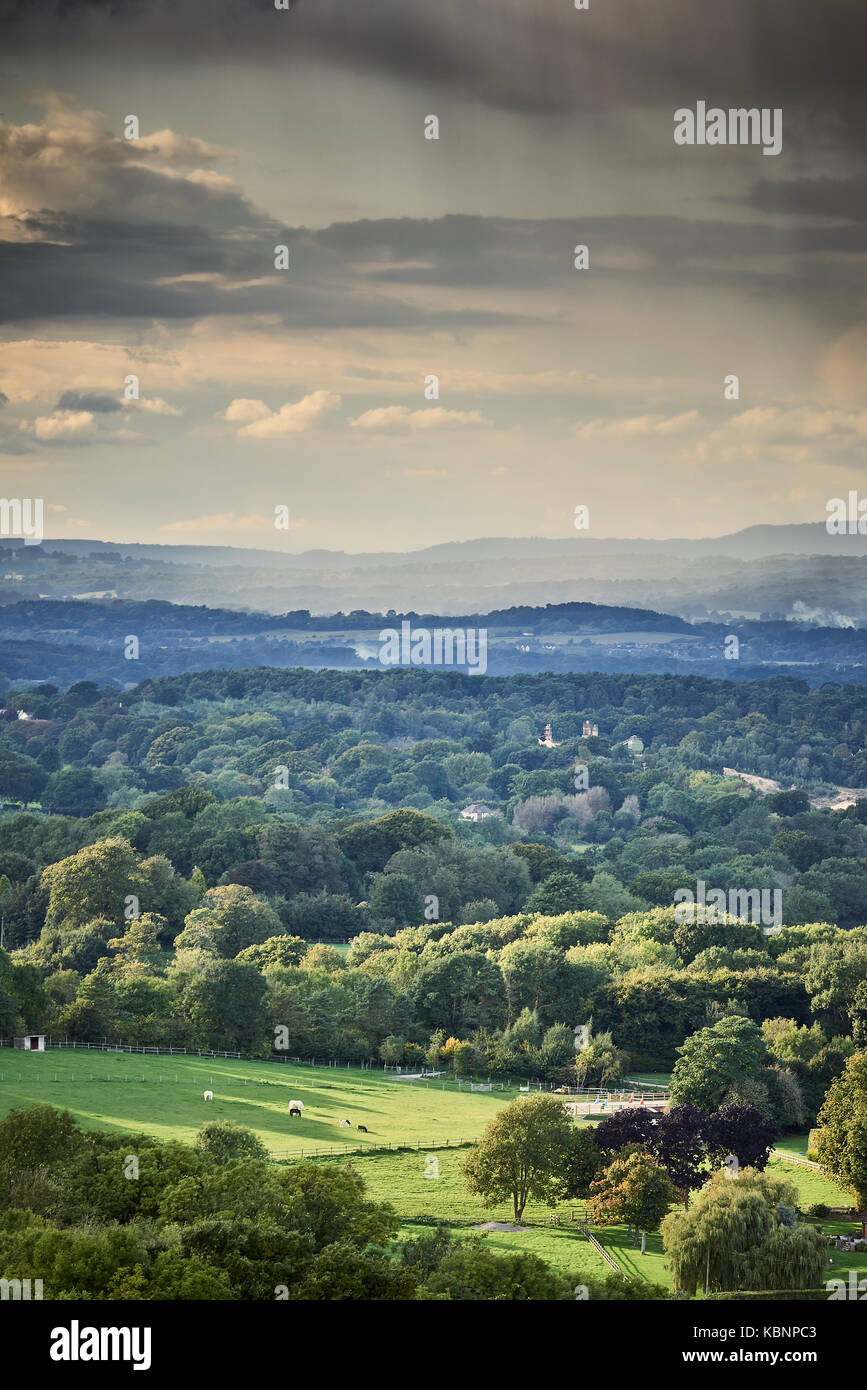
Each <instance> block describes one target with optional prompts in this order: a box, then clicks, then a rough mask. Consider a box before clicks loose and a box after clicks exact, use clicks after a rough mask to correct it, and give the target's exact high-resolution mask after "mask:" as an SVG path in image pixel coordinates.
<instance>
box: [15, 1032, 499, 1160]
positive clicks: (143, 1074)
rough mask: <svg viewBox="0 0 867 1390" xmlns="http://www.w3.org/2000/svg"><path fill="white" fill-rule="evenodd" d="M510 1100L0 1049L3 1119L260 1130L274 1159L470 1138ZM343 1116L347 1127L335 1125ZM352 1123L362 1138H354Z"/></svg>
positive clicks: (256, 1068) (351, 1073) (294, 1074)
mask: <svg viewBox="0 0 867 1390" xmlns="http://www.w3.org/2000/svg"><path fill="white" fill-rule="evenodd" d="M19 1076H20V1078H21V1079H20V1080H19V1079H18V1078H19ZM55 1077H56V1078H57V1079H56V1080H55ZM206 1090H211V1091H213V1092H214V1099H213V1101H205V1100H204V1099H203V1092H204V1091H206ZM515 1095H517V1088H514V1087H513V1088H512V1089H511V1090H509V1089H505V1090H502V1091H500V1090H495V1091H482V1092H477V1091H473V1092H471V1091H469V1090H466V1089H464V1090H460V1091H459V1090H458V1089H457V1086H456V1084H455V1083H454V1082H453V1081H451V1080H447V1079H446V1078H442V1080H441V1081H429V1082H418V1081H397V1080H395V1079H394V1075H393V1073H388V1072H383V1071H374V1070H370V1071H366V1070H363V1069H362V1068H360V1067H349V1068H347V1067H309V1066H305V1065H303V1064H302V1063H292V1062H238V1061H232V1060H221V1059H218V1058H207V1057H168V1056H166V1057H156V1056H146V1055H140V1054H138V1053H127V1052H123V1053H120V1052H117V1053H113V1052H99V1051H96V1050H87V1049H79V1048H75V1049H73V1048H69V1049H66V1048H53V1049H51V1050H50V1051H48V1052H43V1053H38V1052H23V1051H18V1050H13V1049H12V1048H3V1049H2V1050H0V1115H5V1114H7V1113H8V1111H9V1110H15V1109H21V1108H23V1107H25V1106H28V1105H55V1106H57V1107H58V1108H59V1109H66V1110H69V1111H71V1113H72V1114H73V1115H74V1116H75V1118H76V1120H77V1121H78V1123H79V1124H80V1125H81V1127H82V1129H105V1130H114V1131H119V1132H130V1131H139V1130H141V1131H144V1132H145V1133H147V1134H152V1135H154V1136H155V1137H156V1138H158V1139H181V1140H183V1141H184V1142H185V1143H192V1142H193V1140H194V1138H195V1135H196V1131H197V1130H198V1129H199V1127H200V1126H201V1125H203V1124H204V1123H205V1121H207V1120H234V1121H235V1123H236V1124H239V1125H243V1126H244V1127H245V1128H247V1129H251V1130H252V1131H253V1132H254V1134H257V1135H258V1136H259V1138H260V1139H261V1140H262V1142H263V1144H264V1145H265V1147H266V1148H267V1149H268V1151H269V1153H272V1154H279V1153H284V1152H287V1151H292V1152H295V1151H298V1152H299V1153H300V1151H301V1150H302V1149H304V1150H310V1149H311V1148H314V1149H315V1148H322V1147H334V1149H335V1151H337V1152H343V1151H345V1150H346V1149H347V1148H350V1147H357V1146H365V1147H375V1146H376V1145H377V1144H384V1143H386V1144H387V1143H392V1144H394V1143H401V1142H404V1141H411V1142H412V1143H417V1142H420V1141H421V1142H430V1141H435V1142H436V1143H438V1144H445V1142H446V1140H451V1141H452V1142H454V1141H455V1140H458V1139H465V1140H470V1139H477V1138H478V1137H479V1136H480V1135H481V1133H482V1131H483V1130H484V1128H485V1126H486V1125H487V1124H488V1122H489V1120H490V1119H491V1118H492V1117H493V1116H494V1115H495V1114H496V1112H497V1110H499V1109H500V1107H501V1106H503V1105H505V1104H506V1103H507V1102H508V1101H510V1100H512V1099H513V1098H514V1096H515ZM290 1100H300V1101H303V1103H304V1107H305V1108H304V1113H303V1117H302V1118H301V1119H298V1118H293V1119H290V1118H289V1101H290ZM341 1118H346V1119H349V1120H350V1121H351V1122H352V1128H351V1129H347V1128H345V1127H344V1128H341V1127H340V1125H339V1121H340V1120H341ZM359 1124H363V1125H365V1126H366V1127H367V1130H368V1133H367V1134H360V1133H359V1132H358V1130H357V1129H356V1126H357V1125H359Z"/></svg>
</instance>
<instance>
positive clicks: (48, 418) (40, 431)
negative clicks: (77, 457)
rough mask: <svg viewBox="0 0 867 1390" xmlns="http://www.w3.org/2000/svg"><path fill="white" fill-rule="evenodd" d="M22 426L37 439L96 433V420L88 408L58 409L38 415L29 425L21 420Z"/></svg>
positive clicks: (88, 435)
mask: <svg viewBox="0 0 867 1390" xmlns="http://www.w3.org/2000/svg"><path fill="white" fill-rule="evenodd" d="M21 423H22V428H23V429H26V430H27V431H28V433H32V434H35V435H36V438H37V439H71V438H75V439H83V438H85V437H87V438H89V437H90V436H92V435H95V434H96V421H95V420H94V418H93V415H92V414H91V412H90V411H89V410H58V411H56V412H55V413H54V414H53V415H39V416H37V418H36V419H35V420H34V421H33V424H32V425H31V426H29V427H28V426H27V424H26V422H25V421H22V422H21Z"/></svg>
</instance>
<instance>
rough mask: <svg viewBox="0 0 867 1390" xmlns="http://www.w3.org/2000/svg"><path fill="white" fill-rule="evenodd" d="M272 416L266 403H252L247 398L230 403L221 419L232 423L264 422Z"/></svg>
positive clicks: (240, 398)
mask: <svg viewBox="0 0 867 1390" xmlns="http://www.w3.org/2000/svg"><path fill="white" fill-rule="evenodd" d="M270 414H271V411H270V409H269V407H268V406H267V405H266V404H265V402H264V401H251V400H249V399H247V397H245V396H241V397H239V398H238V400H235V401H230V403H229V405H228V406H227V407H226V409H225V410H224V411H223V412H222V414H221V417H220V418H221V419H223V420H231V421H246V420H264V419H266V418H267V416H269V415H270Z"/></svg>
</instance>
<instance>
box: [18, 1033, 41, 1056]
mask: <svg viewBox="0 0 867 1390" xmlns="http://www.w3.org/2000/svg"><path fill="white" fill-rule="evenodd" d="M13 1042H14V1044H15V1046H16V1047H20V1048H22V1049H23V1051H24V1052H44V1051H45V1034H44V1033H25V1034H24V1036H23V1037H22V1038H13Z"/></svg>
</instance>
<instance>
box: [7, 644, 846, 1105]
mask: <svg viewBox="0 0 867 1390" xmlns="http://www.w3.org/2000/svg"><path fill="white" fill-rule="evenodd" d="M863 705H864V697H863V696H862V695H861V694H860V693H859V692H858V690H856V689H845V688H843V689H841V688H826V689H824V690H822V691H819V692H816V691H810V690H809V689H807V688H806V687H804V686H802V685H801V684H800V683H798V682H795V681H792V680H790V679H786V678H783V679H779V680H777V681H773V682H766V683H761V684H757V685H755V686H753V685H745V684H739V685H732V684H728V683H724V682H711V681H707V680H701V679H695V680H692V681H679V680H676V679H671V678H661V677H647V676H644V677H639V676H632V677H629V678H626V677H612V676H599V675H597V676H594V677H591V678H588V679H582V678H580V677H576V676H571V677H565V678H557V679H556V680H555V679H554V678H552V677H535V678H531V677H517V678H513V679H508V680H506V679H491V678H488V679H484V680H480V679H478V678H473V677H465V676H460V675H456V674H455V675H446V674H437V675H431V674H428V673H416V672H406V671H393V672H379V673H375V674H374V673H355V672H352V673H349V672H347V673H338V672H334V671H323V672H317V673H312V672H303V671H295V672H288V673H287V672H282V671H275V670H271V669H263V670H253V671H235V672H229V673H227V672H203V673H197V674H195V675H192V676H189V677H175V678H171V679H166V680H158V681H151V682H145V683H143V684H142V685H141V686H140V687H138V688H137V689H136V690H134V691H132V692H126V693H124V695H123V698H120V697H119V695H118V692H117V691H115V690H100V689H98V688H97V687H96V686H95V685H93V684H90V683H87V682H83V683H80V684H79V685H76V686H73V687H71V688H70V689H69V690H67V691H65V692H61V691H59V690H56V689H52V688H51V687H45V686H43V687H41V688H40V689H38V690H35V691H34V690H24V689H22V690H18V691H15V692H10V694H9V695H8V696H7V704H6V709H5V718H4V720H3V721H2V722H0V793H2V794H3V795H4V796H5V797H6V798H8V799H9V800H10V801H17V802H18V803H19V805H20V804H21V803H24V802H27V803H32V804H31V805H29V806H28V807H27V808H26V809H16V808H15V807H14V806H9V805H7V808H6V810H5V812H4V814H3V819H2V822H0V825H2V851H0V876H2V877H0V893H2V901H0V912H2V918H3V941H4V945H5V951H4V953H3V955H2V957H0V1033H2V1034H4V1035H5V1036H9V1035H10V1034H11V1033H12V1032H13V1031H15V1030H16V1029H20V1028H22V1027H27V1028H28V1029H35V1028H41V1029H45V1030H47V1031H50V1032H51V1033H52V1034H55V1035H58V1036H63V1035H66V1036H68V1037H70V1038H73V1039H77V1040H80V1041H101V1040H102V1039H104V1038H105V1039H109V1040H113V1041H124V1042H131V1043H139V1044H149V1045H168V1044H171V1045H175V1046H188V1047H194V1048H212V1049H229V1050H233V1051H241V1052H244V1053H249V1054H252V1055H257V1056H268V1055H270V1053H271V1051H272V1049H273V1047H274V1045H275V1041H274V1040H275V1037H276V1036H277V1032H276V1030H278V1029H282V1030H283V1032H282V1034H281V1035H280V1036H281V1037H282V1046H283V1047H284V1048H286V1049H288V1051H289V1053H290V1055H293V1056H294V1055H297V1056H308V1057H309V1056H320V1057H321V1056H326V1055H327V1056H334V1057H341V1058H346V1059H359V1060H361V1059H382V1060H386V1061H393V1062H413V1061H416V1062H417V1061H419V1060H421V1059H424V1058H427V1059H428V1060H429V1061H430V1062H431V1063H438V1062H442V1061H443V1060H444V1059H445V1060H448V1062H449V1063H450V1064H451V1065H453V1066H454V1068H455V1070H456V1071H458V1072H466V1073H468V1072H484V1073H488V1074H494V1075H497V1076H516V1075H517V1076H534V1077H543V1078H545V1079H548V1080H551V1081H563V1080H572V1081H574V1080H575V1079H576V1068H577V1070H578V1071H580V1074H581V1075H580V1078H579V1079H584V1080H585V1081H586V1082H587V1084H607V1083H609V1082H610V1081H613V1080H616V1079H617V1077H618V1076H620V1075H622V1074H623V1073H624V1072H626V1071H628V1070H629V1069H630V1068H631V1069H633V1070H635V1069H638V1068H645V1069H651V1070H657V1069H669V1068H671V1066H672V1065H673V1063H674V1062H675V1060H676V1059H677V1057H678V1056H679V1055H680V1054H679V1049H682V1047H683V1045H684V1043H685V1042H686V1040H688V1039H690V1038H691V1037H693V1036H694V1035H696V1034H697V1033H700V1032H701V1031H702V1030H705V1029H708V1028H713V1027H715V1026H716V1025H717V1024H718V1023H720V1022H721V1021H724V1020H725V1019H727V1018H732V1017H735V1018H743V1019H744V1020H747V1021H749V1022H750V1024H751V1026H754V1027H755V1029H756V1034H757V1038H758V1043H757V1046H756V1048H755V1049H754V1052H755V1056H754V1057H753V1053H752V1052H750V1056H751V1057H753V1063H754V1064H751V1068H750V1070H749V1074H746V1073H745V1074H744V1075H743V1076H741V1075H737V1076H732V1077H729V1078H728V1082H729V1084H727V1086H725V1087H723V1089H722V1091H721V1092H720V1094H719V1095H718V1096H716V1097H715V1100H716V1101H717V1102H719V1101H722V1100H723V1099H727V1100H729V1101H732V1100H745V1101H749V1102H750V1103H752V1102H755V1103H756V1104H758V1105H759V1108H760V1109H761V1110H762V1111H763V1112H764V1113H765V1114H766V1115H767V1116H768V1117H771V1118H773V1119H774V1120H775V1121H777V1122H779V1123H781V1124H791V1125H798V1124H802V1123H803V1122H804V1121H805V1120H806V1119H808V1118H812V1117H813V1116H814V1115H815V1114H816V1112H817V1109H818V1107H819V1105H820V1104H821V1100H822V1096H823V1094H824V1091H825V1089H826V1088H827V1086H828V1084H829V1082H830V1080H831V1079H833V1077H834V1076H835V1075H836V1074H838V1073H839V1072H840V1071H841V1070H842V1067H843V1064H844V1062H845V1060H846V1057H847V1056H848V1055H850V1054H851V1052H852V1050H853V1041H854V1043H855V1044H857V1045H860V1046H863V1044H864V1041H865V1037H867V877H865V873H864V869H865V863H867V802H863V801H862V802H858V803H857V804H856V805H855V806H853V807H851V808H849V809H848V810H846V811H843V812H831V811H829V810H814V809H811V807H810V804H809V801H808V797H807V795H806V793H805V792H804V791H803V790H800V787H802V786H807V787H809V786H811V785H812V786H818V785H822V784H823V783H825V782H826V781H833V780H836V779H839V780H841V781H849V782H857V781H858V780H862V781H867V777H865V776H864V773H865V772H867V766H865V754H864V752H863V748H862V745H863V729H864V716H865V710H864V708H863ZM22 710H23V711H24V712H26V713H27V714H29V715H30V716H31V718H29V719H24V718H20V717H19V711H22ZM585 718H589V719H591V720H592V721H594V722H596V723H598V725H599V730H600V732H599V736H598V737H593V738H586V739H585V738H583V737H582V736H581V731H582V725H583V721H584V719H585ZM548 720H550V721H552V722H553V726H554V732H555V740H556V741H557V742H558V745H559V746H557V747H553V748H548V747H544V746H541V745H540V743H539V736H540V734H541V731H542V727H543V725H544V723H545V722H546V721H548ZM631 735H638V736H640V738H641V739H642V740H643V742H644V745H645V748H644V751H643V752H640V753H638V754H636V753H634V752H630V751H629V750H628V749H627V748H626V747H625V746H624V744H623V740H625V739H626V738H627V737H629V736H631ZM844 740H845V742H844ZM723 764H725V765H726V766H737V767H738V768H739V769H741V770H744V771H747V770H748V771H750V772H754V773H758V774H760V775H772V776H775V777H778V778H781V779H782V780H783V785H785V784H786V781H787V780H788V779H791V780H792V781H794V782H796V783H797V784H798V787H799V789H798V790H792V791H782V792H779V793H777V794H774V795H770V796H761V795H758V794H756V793H755V792H753V791H751V790H750V789H748V788H747V787H746V786H745V785H744V784H743V783H742V782H740V781H739V780H737V779H733V778H728V777H723V776H722V775H721V766H722V765H723ZM576 767H578V768H579V769H581V768H584V767H586V769H587V774H586V781H587V787H586V790H580V791H579V790H576ZM580 784H581V783H580V780H579V782H578V785H580ZM478 803H482V804H483V805H484V806H485V807H486V808H487V809H488V810H490V811H491V812H492V814H490V815H486V816H485V817H484V818H483V819H481V820H479V821H477V822H468V821H466V820H462V819H461V816H460V811H461V809H462V808H463V807H466V806H467V805H472V804H478ZM698 880H702V881H704V882H705V883H706V884H707V885H709V886H712V887H714V888H718V889H722V890H726V891H727V890H729V889H735V890H752V889H768V890H775V889H779V890H781V892H782V904H783V922H784V924H785V925H784V927H783V929H782V930H781V931H780V932H778V933H773V932H772V933H770V934H768V933H766V931H765V930H763V928H762V927H761V926H756V925H752V924H751V923H748V922H744V921H736V920H734V919H731V920H730V919H728V918H723V919H721V920H720V921H717V922H713V921H708V922H706V923H699V922H695V923H688V924H685V925H684V924H679V922H678V920H677V918H676V914H675V910H674V907H673V904H674V902H675V897H674V895H675V893H676V892H677V890H678V889H680V888H684V887H686V888H692V889H695V886H696V883H697V881H698ZM347 941H349V942H350V943H351V944H350V947H349V951H348V954H347V953H345V950H344V952H343V953H341V952H338V951H337V950H336V949H334V946H335V944H340V945H344V946H345V943H346V942H347ZM579 1024H587V1025H588V1027H589V1028H590V1029H591V1037H592V1042H591V1045H590V1047H589V1048H585V1049H584V1051H582V1052H581V1053H579V1054H578V1057H577V1062H576V1052H575V1043H574V1032H575V1029H576V1027H577V1026H578V1025H579ZM747 1052H749V1049H747ZM744 1055H746V1053H745V1054H744Z"/></svg>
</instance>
